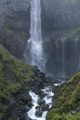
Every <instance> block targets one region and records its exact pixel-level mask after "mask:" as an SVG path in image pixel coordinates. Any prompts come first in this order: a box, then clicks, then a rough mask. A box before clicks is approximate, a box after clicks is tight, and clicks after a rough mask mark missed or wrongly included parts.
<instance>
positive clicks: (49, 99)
mask: <svg viewBox="0 0 80 120" xmlns="http://www.w3.org/2000/svg"><path fill="white" fill-rule="evenodd" d="M51 89H52V88H51V87H50V86H47V87H45V88H44V89H41V91H42V92H43V93H44V94H45V96H44V98H43V100H44V101H45V105H49V109H50V108H51V107H52V97H53V96H54V93H53V92H52V90H51ZM29 94H30V96H31V98H32V104H33V106H32V108H31V109H30V110H29V111H28V113H27V114H28V116H29V117H30V118H31V119H32V120H46V115H47V113H48V110H46V111H43V113H42V116H41V117H37V116H36V112H37V107H38V106H39V104H38V101H39V99H40V98H39V95H36V94H35V93H34V92H32V91H29Z"/></svg>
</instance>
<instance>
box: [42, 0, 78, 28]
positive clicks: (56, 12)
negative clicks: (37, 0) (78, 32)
mask: <svg viewBox="0 0 80 120" xmlns="http://www.w3.org/2000/svg"><path fill="white" fill-rule="evenodd" d="M41 1H42V26H43V28H44V30H45V29H46V30H51V29H54V28H55V29H62V28H65V27H66V28H69V27H75V26H78V25H80V21H79V19H80V14H79V13H80V8H79V6H80V1H79V0H71V1H69V0H41ZM44 21H45V22H44Z"/></svg>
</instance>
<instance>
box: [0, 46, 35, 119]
mask: <svg viewBox="0 0 80 120" xmlns="http://www.w3.org/2000/svg"><path fill="white" fill-rule="evenodd" d="M33 69H34V68H33V67H31V66H30V65H27V64H25V63H23V62H21V61H20V60H18V59H16V58H15V57H13V56H12V55H11V54H10V53H9V52H8V51H7V50H6V49H4V48H3V46H2V45H0V119H1V118H2V116H3V115H4V114H5V111H6V110H7V108H8V104H14V98H13V96H12V95H13V94H16V93H17V92H18V91H19V90H20V88H21V86H22V85H23V84H26V87H25V90H26V91H27V89H28V87H29V85H28V81H30V80H32V78H31V77H30V76H31V75H33Z"/></svg>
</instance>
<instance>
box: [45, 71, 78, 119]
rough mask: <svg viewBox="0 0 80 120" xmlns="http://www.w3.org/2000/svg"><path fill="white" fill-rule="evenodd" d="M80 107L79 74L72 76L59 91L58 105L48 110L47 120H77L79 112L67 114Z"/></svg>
mask: <svg viewBox="0 0 80 120" xmlns="http://www.w3.org/2000/svg"><path fill="white" fill-rule="evenodd" d="M79 105H80V72H79V73H77V74H76V75H74V76H73V77H72V78H71V79H70V80H69V81H68V83H67V84H66V85H65V86H64V87H63V88H62V89H61V91H60V97H59V100H58V103H57V104H56V105H55V106H54V109H52V110H50V111H49V113H48V115H47V120H62V119H63V118H64V119H65V120H79V119H80V114H79V113H80V112H79V113H76V114H75V115H72V114H69V112H70V111H71V110H74V109H76V108H77V107H78V106H79Z"/></svg>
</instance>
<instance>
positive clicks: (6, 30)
mask: <svg viewBox="0 0 80 120" xmlns="http://www.w3.org/2000/svg"><path fill="white" fill-rule="evenodd" d="M5 32H6V33H8V34H9V35H14V32H13V31H12V30H11V29H9V28H8V27H6V26H5Z"/></svg>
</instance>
